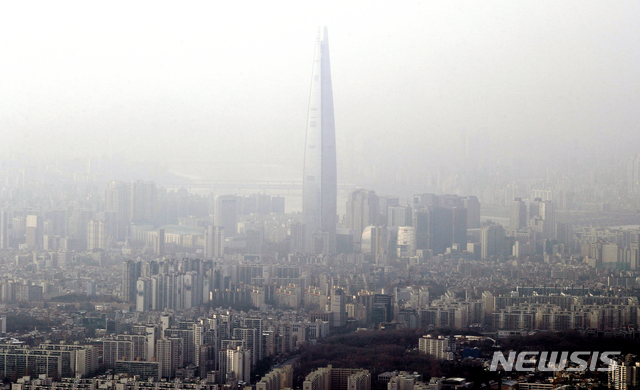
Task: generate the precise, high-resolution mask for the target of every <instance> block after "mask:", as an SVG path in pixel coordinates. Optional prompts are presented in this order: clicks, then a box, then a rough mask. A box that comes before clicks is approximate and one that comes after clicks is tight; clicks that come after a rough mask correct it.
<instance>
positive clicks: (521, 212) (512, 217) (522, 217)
mask: <svg viewBox="0 0 640 390" xmlns="http://www.w3.org/2000/svg"><path fill="white" fill-rule="evenodd" d="M527 222H528V221H527V205H526V203H525V202H524V201H523V200H522V199H520V198H516V199H514V200H512V201H511V204H510V205H509V229H511V230H518V229H520V228H524V227H527Z"/></svg>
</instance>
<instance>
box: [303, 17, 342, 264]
mask: <svg viewBox="0 0 640 390" xmlns="http://www.w3.org/2000/svg"><path fill="white" fill-rule="evenodd" d="M302 187H303V189H302V191H303V194H302V215H303V223H304V224H305V251H307V252H314V251H316V248H318V247H320V246H322V247H323V248H325V249H328V250H329V252H331V253H333V252H335V248H336V213H337V211H336V209H337V205H336V202H337V172H336V135H335V122H334V117H333V92H332V89H331V69H330V65H329V39H328V34H327V28H326V27H320V28H319V29H318V35H317V37H316V45H315V50H314V56H313V72H312V76H311V92H310V94H309V114H308V118H307V135H306V142H305V151H304V174H303V177H302ZM318 239H323V240H325V241H326V242H323V243H322V244H321V245H318V243H317V242H316V241H317V240H318Z"/></svg>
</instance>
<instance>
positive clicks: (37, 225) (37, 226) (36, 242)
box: [26, 214, 42, 249]
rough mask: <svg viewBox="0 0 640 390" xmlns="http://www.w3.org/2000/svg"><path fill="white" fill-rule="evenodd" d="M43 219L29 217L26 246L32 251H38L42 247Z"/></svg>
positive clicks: (33, 216) (34, 216) (35, 216)
mask: <svg viewBox="0 0 640 390" xmlns="http://www.w3.org/2000/svg"><path fill="white" fill-rule="evenodd" d="M41 221H42V218H41V217H39V216H38V215H31V214H30V215H27V223H26V244H27V246H29V248H31V249H37V248H39V247H40V241H41V240H42V239H41V234H42V229H41V225H42V222H41Z"/></svg>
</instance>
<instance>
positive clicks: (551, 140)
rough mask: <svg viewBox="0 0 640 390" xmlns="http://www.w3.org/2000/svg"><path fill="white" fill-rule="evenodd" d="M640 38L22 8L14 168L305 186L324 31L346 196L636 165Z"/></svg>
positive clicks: (566, 6) (575, 26)
mask: <svg viewBox="0 0 640 390" xmlns="http://www.w3.org/2000/svg"><path fill="white" fill-rule="evenodd" d="M638 20H640V3H638V2H624V1H616V2H558V1H536V2H530V3H522V2H508V1H505V2H443V3H440V2H421V3H415V2H412V3H411V4H409V3H402V4H401V5H398V4H395V5H392V4H391V3H390V2H353V3H350V4H343V3H341V2H329V3H328V4H327V5H326V6H325V7H323V8H322V9H319V7H318V5H317V4H315V3H314V4H309V5H306V4H289V3H285V2H280V3H278V2H276V3H272V2H269V3H268V4H266V3H265V5H257V6H256V5H255V4H253V3H251V6H247V4H238V5H229V4H225V5H222V2H214V3H213V4H209V5H208V6H206V7H200V6H181V7H179V8H176V7H162V6H157V5H155V4H154V5H153V6H151V4H150V3H149V4H146V5H139V6H133V7H132V6H130V5H128V4H127V5H126V6H125V3H119V4H118V3H116V4H112V3H96V4H93V3H92V4H81V5H78V4H65V3H62V4H58V3H56V4H52V5H42V4H38V5H37V6H34V5H33V4H16V5H12V6H9V7H5V9H4V11H3V12H2V16H0V42H1V44H0V47H2V56H1V57H0V72H1V74H2V77H1V78H0V132H1V138H2V142H1V143H0V153H2V154H3V155H5V156H14V155H23V156H26V157H27V158H30V159H49V160H51V159H53V160H55V159H64V158H68V157H82V158H85V157H89V156H96V155H102V156H125V157H127V158H128V159H131V160H134V161H135V160H137V161H150V162H155V163H160V164H162V165H163V166H165V167H168V168H170V169H173V170H175V171H176V172H180V173H182V174H185V175H190V176H193V177H202V178H219V179H230V178H234V179H238V178H239V179H246V180H258V179H260V180H261V179H284V180H300V178H301V174H302V162H303V148H304V133H305V120H306V115H307V104H308V96H309V77H310V73H311V59H312V55H313V53H312V48H313V46H312V45H311V44H310V43H312V42H313V39H314V35H315V31H316V26H317V25H320V24H326V25H328V27H329V30H330V31H331V36H332V44H331V45H332V47H331V57H332V73H333V88H334V104H335V122H336V137H337V155H338V182H343V183H350V184H355V185H375V184H376V183H382V182H385V183H389V182H390V181H395V182H400V183H404V182H407V180H409V179H407V178H416V177H420V178H423V177H429V175H435V174H436V173H437V172H438V169H442V167H445V168H446V167H457V166H459V165H464V164H474V165H478V164H479V165H482V166H487V167H490V166H493V163H496V162H500V163H501V164H504V163H507V164H509V163H517V164H521V163H522V164H534V165H535V164H542V163H547V162H548V163H551V164H560V163H562V162H563V161H580V162H581V161H590V160H593V159H602V158H605V159H608V158H614V159H628V158H629V157H630V156H631V154H632V153H635V152H636V151H637V150H634V148H636V149H637V145H638V144H640V142H639V141H640V135H639V134H640V132H638V128H639V124H640V110H638V107H639V104H640V78H639V74H640V66H639V65H640V51H639V45H640V44H639V43H638V42H639V40H638V37H639V36H640V31H639V30H640V24H639V23H638ZM576 158H578V160H576ZM483 164H484V165H483ZM421 180H422V179H421ZM428 180H429V179H424V182H428ZM409 184H411V183H409ZM413 184H415V185H416V186H418V185H422V184H424V183H423V182H416V183H413Z"/></svg>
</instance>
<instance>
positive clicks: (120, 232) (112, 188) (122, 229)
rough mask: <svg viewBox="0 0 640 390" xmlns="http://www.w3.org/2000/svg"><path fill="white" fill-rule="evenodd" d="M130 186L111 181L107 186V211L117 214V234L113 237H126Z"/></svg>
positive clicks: (120, 238) (121, 238)
mask: <svg viewBox="0 0 640 390" xmlns="http://www.w3.org/2000/svg"><path fill="white" fill-rule="evenodd" d="M130 198H131V187H130V186H129V185H127V184H126V183H123V182H119V181H112V182H110V183H109V185H108V186H107V196H106V199H107V211H114V212H115V213H116V215H117V217H116V224H117V228H116V230H117V236H116V237H114V239H117V240H118V241H123V240H125V239H126V238H127V226H128V225H129V214H130V212H129V208H130V207H131V200H130Z"/></svg>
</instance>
